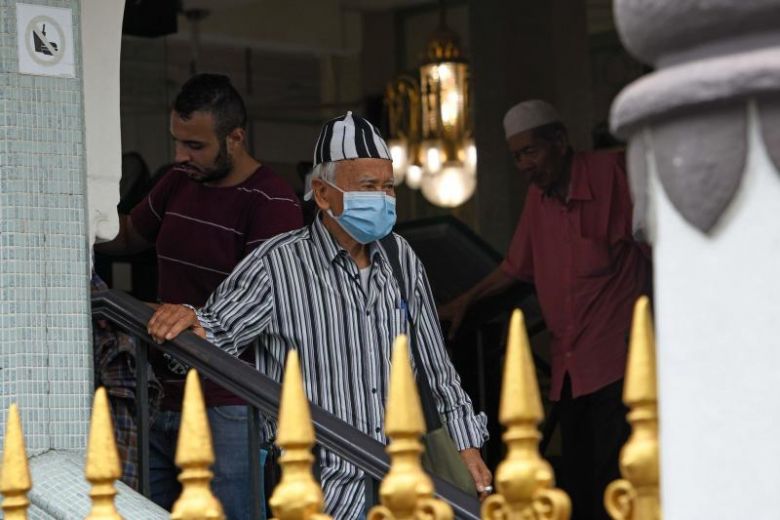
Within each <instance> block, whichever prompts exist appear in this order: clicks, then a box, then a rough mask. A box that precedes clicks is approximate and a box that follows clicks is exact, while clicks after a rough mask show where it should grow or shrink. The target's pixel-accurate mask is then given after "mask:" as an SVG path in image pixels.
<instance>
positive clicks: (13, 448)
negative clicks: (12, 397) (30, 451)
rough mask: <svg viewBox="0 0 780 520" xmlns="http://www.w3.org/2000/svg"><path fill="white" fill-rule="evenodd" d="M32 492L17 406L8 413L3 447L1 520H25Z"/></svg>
mask: <svg viewBox="0 0 780 520" xmlns="http://www.w3.org/2000/svg"><path fill="white" fill-rule="evenodd" d="M31 488H32V482H31V481H30V468H29V467H28V465H27V450H26V449H25V447H24V434H23V433H22V421H21V419H19V408H18V407H17V406H16V403H13V404H11V406H10V407H9V409H8V418H7V422H6V425H5V442H4V444H3V467H2V475H0V492H2V494H3V505H2V507H3V518H5V520H26V519H27V508H28V507H29V506H30V501H29V500H28V499H27V493H28V492H29V491H30V489H31Z"/></svg>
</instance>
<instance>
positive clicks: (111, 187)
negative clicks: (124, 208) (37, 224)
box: [81, 0, 125, 245]
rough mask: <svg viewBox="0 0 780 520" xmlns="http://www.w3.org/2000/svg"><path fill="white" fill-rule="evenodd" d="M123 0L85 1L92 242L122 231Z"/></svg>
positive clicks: (83, 34) (84, 56) (83, 21)
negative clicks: (120, 206)
mask: <svg viewBox="0 0 780 520" xmlns="http://www.w3.org/2000/svg"><path fill="white" fill-rule="evenodd" d="M124 8H125V0H81V12H82V14H81V31H82V32H81V59H82V64H83V65H82V70H83V73H84V76H83V79H82V84H83V86H84V129H85V132H84V143H85V145H86V146H85V147H86V166H87V202H88V207H89V213H88V223H89V230H88V232H89V240H90V245H92V244H94V243H95V241H98V242H100V241H106V240H111V239H113V238H114V237H115V236H116V234H117V233H118V232H119V217H118V215H117V212H116V205H117V204H119V179H120V178H121V177H122V132H121V127H120V124H119V64H120V59H119V57H120V53H121V50H122V17H123V14H124Z"/></svg>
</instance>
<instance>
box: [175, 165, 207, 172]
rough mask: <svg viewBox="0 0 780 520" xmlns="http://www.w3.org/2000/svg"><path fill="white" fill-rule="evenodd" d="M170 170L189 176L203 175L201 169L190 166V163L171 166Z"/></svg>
mask: <svg viewBox="0 0 780 520" xmlns="http://www.w3.org/2000/svg"><path fill="white" fill-rule="evenodd" d="M171 169H172V170H174V171H179V172H182V173H187V174H190V173H200V174H202V173H204V172H203V170H202V169H201V168H198V167H197V166H194V165H192V164H190V163H176V164H174V165H173V167H172V168H171Z"/></svg>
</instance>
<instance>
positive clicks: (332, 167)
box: [303, 161, 336, 200]
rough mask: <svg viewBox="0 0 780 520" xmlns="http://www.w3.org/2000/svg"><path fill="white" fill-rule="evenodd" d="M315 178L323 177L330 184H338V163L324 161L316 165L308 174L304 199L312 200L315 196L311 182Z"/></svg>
mask: <svg viewBox="0 0 780 520" xmlns="http://www.w3.org/2000/svg"><path fill="white" fill-rule="evenodd" d="M314 179H322V180H324V181H325V182H329V183H330V184H336V163H335V162H330V161H329V162H324V163H320V164H317V165H315V166H314V168H312V170H311V172H309V175H307V176H306V186H305V187H304V188H305V191H304V193H305V196H304V197H303V198H304V200H311V198H312V197H313V193H312V187H311V183H312V181H313V180H314Z"/></svg>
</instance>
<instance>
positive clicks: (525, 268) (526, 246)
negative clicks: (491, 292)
mask: <svg viewBox="0 0 780 520" xmlns="http://www.w3.org/2000/svg"><path fill="white" fill-rule="evenodd" d="M533 195H534V189H533V187H531V188H529V189H528V194H527V195H526V197H525V205H524V206H523V214H522V215H521V216H520V221H519V222H518V223H517V228H515V234H514V236H513V237H512V242H511V243H510V244H509V249H508V250H507V253H506V257H505V258H504V261H503V262H501V270H503V271H504V273H506V274H507V275H509V276H511V277H513V278H517V279H520V280H526V281H529V282H530V281H533V278H534V257H533V251H532V249H531V227H532V225H533V219H534V215H535V211H534V200H535V199H534V198H533Z"/></svg>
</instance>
